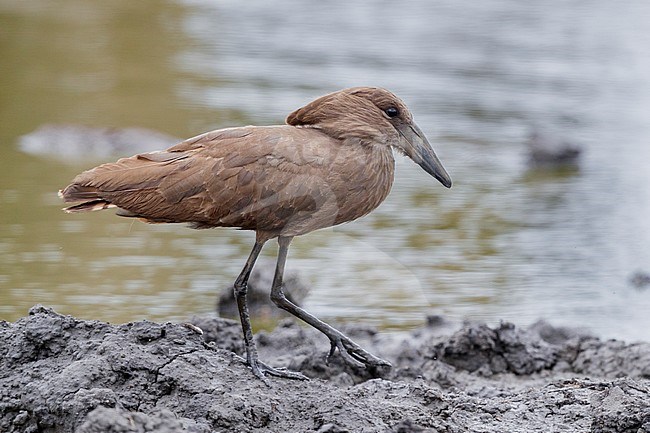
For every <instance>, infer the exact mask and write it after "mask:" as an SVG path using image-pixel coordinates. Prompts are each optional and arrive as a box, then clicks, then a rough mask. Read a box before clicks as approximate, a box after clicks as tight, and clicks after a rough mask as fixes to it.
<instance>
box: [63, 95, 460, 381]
mask: <svg viewBox="0 0 650 433" xmlns="http://www.w3.org/2000/svg"><path fill="white" fill-rule="evenodd" d="M286 123H287V124H286V125H281V126H245V127H240V128H226V129H220V130H216V131H212V132H208V133H205V134H202V135H198V136H196V137H194V138H190V139H188V140H186V141H184V142H182V143H179V144H177V145H175V146H173V147H170V148H169V149H167V150H164V151H159V152H151V153H143V154H140V155H135V156H132V157H130V158H122V159H120V160H118V161H117V162H115V163H108V164H103V165H100V166H98V167H95V168H93V169H91V170H88V171H85V172H83V173H81V174H80V175H78V176H77V177H75V178H74V180H73V181H72V183H71V184H70V185H68V186H67V187H66V188H65V189H63V190H62V191H60V192H59V195H60V196H61V197H62V198H63V200H64V201H66V202H76V201H82V203H80V204H77V205H74V206H70V207H68V208H66V209H65V211H66V212H83V211H93V210H101V209H107V208H112V207H115V208H117V212H116V214H117V215H120V216H124V217H134V218H140V219H142V220H144V221H146V222H152V223H189V224H190V225H191V227H193V228H210V227H237V228H240V229H243V230H254V231H255V234H256V237H255V245H254V246H253V250H252V252H251V253H250V256H249V257H248V260H247V261H246V264H245V266H244V269H243V270H242V271H241V273H240V274H239V276H238V277H237V280H236V281H235V284H234V287H235V298H236V299H237V306H238V309H239V315H240V318H241V324H242V329H243V332H244V340H245V346H246V360H247V362H248V365H249V366H250V368H251V369H252V371H253V373H254V374H255V376H257V377H259V378H260V379H261V380H263V381H264V382H265V383H267V380H266V377H265V374H269V375H273V376H280V377H288V378H292V379H306V377H305V376H303V375H302V374H300V373H297V372H292V371H288V370H285V369H276V368H273V367H271V366H268V365H266V364H264V363H263V362H261V361H260V360H259V359H258V355H257V349H256V346H255V342H254V340H253V332H252V329H251V324H250V319H249V314H248V308H247V306H246V285H247V281H248V278H249V276H250V274H251V270H252V269H253V266H254V264H255V261H256V259H257V257H258V255H259V254H260V251H261V250H262V247H263V246H264V244H265V243H266V242H267V241H268V240H270V239H273V238H277V239H278V244H279V246H280V247H279V252H278V260H277V266H276V271H275V277H274V280H273V283H272V287H271V299H272V300H273V302H274V303H275V304H276V305H277V306H278V307H280V308H282V309H284V310H286V311H288V312H289V313H291V314H293V315H295V316H296V317H298V318H300V319H302V320H303V321H305V322H307V323H308V324H310V325H311V326H313V327H315V328H316V329H318V330H319V331H321V332H322V333H323V334H325V335H326V336H327V338H329V340H330V344H331V346H330V351H329V354H328V356H327V359H329V358H330V357H331V356H332V355H333V354H334V352H335V351H336V349H338V351H339V353H340V354H341V356H342V357H343V359H344V360H345V361H346V362H347V363H348V364H350V365H352V366H354V367H366V368H376V367H382V366H383V367H390V363H388V362H387V361H384V360H382V359H380V358H378V357H376V356H374V355H372V354H370V353H368V352H366V351H365V350H363V349H362V348H361V347H360V346H359V345H357V344H356V343H355V342H353V341H352V340H351V339H349V338H348V337H346V336H345V335H344V334H343V333H341V332H340V331H338V330H336V329H334V328H332V327H331V326H329V325H328V324H326V323H324V322H322V321H320V320H319V319H317V318H316V317H314V316H313V315H311V314H310V313H308V312H307V311H305V310H303V309H302V308H300V307H298V306H296V305H295V304H293V303H291V302H290V301H289V300H287V298H286V297H285V295H284V293H283V291H282V275H283V273H284V266H285V262H286V259H287V252H288V248H289V243H290V242H291V240H292V239H293V237H294V236H299V235H304V234H306V233H309V232H311V231H314V230H318V229H322V228H325V227H331V226H335V225H338V224H341V223H345V222H348V221H352V220H355V219H357V218H359V217H362V216H364V215H366V214H368V213H369V212H371V211H372V210H373V209H375V208H376V207H377V206H379V204H380V203H381V202H382V201H383V200H384V199H385V198H386V196H387V195H388V193H389V191H390V189H391V186H392V184H393V177H394V171H395V160H394V158H393V150H396V151H398V152H400V153H404V154H406V155H407V156H408V157H409V158H411V159H412V160H413V161H415V162H416V163H417V164H419V165H420V166H421V167H422V168H423V169H424V170H425V171H426V172H427V173H429V174H431V175H432V176H433V177H435V178H436V179H438V180H439V181H440V182H441V183H442V184H443V185H444V186H446V187H447V188H449V187H451V178H450V177H449V175H448V174H447V172H446V171H445V169H444V167H443V166H442V164H441V163H440V160H439V159H438V157H437V156H436V155H435V153H434V152H433V149H432V148H431V145H430V144H429V142H428V141H427V139H426V138H425V136H424V134H423V133H422V131H421V130H420V128H418V126H417V125H416V124H415V123H414V122H413V118H412V116H411V113H410V112H409V110H408V108H406V106H405V105H404V103H403V102H402V101H401V100H400V99H399V98H398V97H397V96H395V95H394V94H392V93H391V92H389V91H388V90H385V89H382V88H377V87H355V88H350V89H344V90H340V91H338V92H334V93H331V94H328V95H325V96H322V97H320V98H318V99H316V100H315V101H313V102H311V103H309V104H307V105H305V106H304V107H302V108H299V109H298V110H296V111H294V112H293V113H291V114H290V115H289V116H288V117H287V119H286Z"/></svg>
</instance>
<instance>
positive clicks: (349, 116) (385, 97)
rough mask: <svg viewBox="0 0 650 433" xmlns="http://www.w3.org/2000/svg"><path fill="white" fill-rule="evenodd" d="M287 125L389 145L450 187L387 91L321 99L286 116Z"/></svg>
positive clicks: (406, 112) (353, 92) (359, 91)
mask: <svg viewBox="0 0 650 433" xmlns="http://www.w3.org/2000/svg"><path fill="white" fill-rule="evenodd" d="M287 124H289V125H294V126H311V127H315V128H318V129H320V130H322V131H323V132H324V133H326V134H327V135H330V136H332V137H334V138H338V139H341V140H346V139H348V140H349V139H352V140H355V141H359V142H373V143H383V144H386V145H389V146H391V147H393V148H394V149H396V150H398V151H399V152H401V153H404V154H405V155H407V156H408V157H409V158H411V159H412V160H413V161H415V163H417V164H418V165H419V166H420V167H422V168H423V169H424V171H426V172H427V173H429V174H430V175H431V176H433V177H435V178H436V179H438V180H439V181H440V183H442V184H443V185H444V186H446V187H447V188H450V187H451V177H449V174H448V173H447V171H446V170H445V168H444V167H443V166H442V163H441V162H440V160H439V159H438V157H437V156H436V154H435V152H434V151H433V149H432V148H431V145H430V144H429V141H428V140H427V138H426V137H425V136H424V134H423V133H422V130H421V129H420V128H419V127H418V126H417V125H416V124H415V122H413V116H412V115H411V112H410V111H409V109H408V108H407V107H406V105H404V103H403V102H402V101H401V100H400V99H399V98H398V97H397V96H395V95H394V94H393V93H391V92H389V91H388V90H386V89H382V88H379V87H353V88H350V89H343V90H339V91H338V92H334V93H330V94H328V95H325V96H321V97H320V98H318V99H316V100H315V101H312V102H310V103H309V104H307V105H305V106H304V107H302V108H299V109H298V110H296V111H294V112H293V113H291V114H289V116H288V117H287Z"/></svg>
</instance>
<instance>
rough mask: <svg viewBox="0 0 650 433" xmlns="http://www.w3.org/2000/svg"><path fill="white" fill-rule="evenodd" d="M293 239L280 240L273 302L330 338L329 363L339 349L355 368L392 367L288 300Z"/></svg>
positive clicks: (274, 278)
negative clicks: (286, 288)
mask: <svg viewBox="0 0 650 433" xmlns="http://www.w3.org/2000/svg"><path fill="white" fill-rule="evenodd" d="M291 239H292V238H291V237H279V238H278V244H280V249H279V251H278V263H277V266H276V268H275V276H274V277H273V285H272V286H271V300H272V301H273V302H274V303H275V305H277V306H278V307H280V308H282V309H283V310H285V311H288V312H289V313H291V314H293V315H294V316H296V317H298V318H299V319H301V320H303V321H305V322H307V323H308V324H310V325H311V326H313V327H314V328H316V329H318V330H319V331H320V332H322V333H323V334H325V335H326V336H327V338H329V340H330V343H331V348H330V351H329V354H328V355H327V361H329V359H330V357H331V356H332V355H333V354H334V352H335V351H336V349H338V350H339V353H340V354H341V356H342V357H343V359H344V360H345V361H346V362H347V363H348V364H350V365H351V366H353V367H360V368H363V367H391V364H390V363H389V362H388V361H385V360H383V359H381V358H378V357H376V356H374V355H373V354H371V353H368V352H366V351H365V350H363V349H362V348H361V347H360V346H359V345H358V344H357V343H355V342H354V341H352V340H351V339H350V338H348V337H346V336H345V335H344V334H343V333H342V332H341V331H339V330H337V329H335V328H333V327H331V326H330V325H328V324H327V323H325V322H323V321H321V320H319V319H318V318H316V317H315V316H313V315H312V314H310V313H308V312H307V311H305V310H303V309H302V308H300V307H298V306H297V305H295V304H294V303H292V302H291V301H289V300H288V299H287V297H286V296H285V295H284V292H283V291H282V277H283V274H284V265H285V263H286V261H287V252H288V250H289V244H290V243H291Z"/></svg>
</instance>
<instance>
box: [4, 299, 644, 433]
mask: <svg viewBox="0 0 650 433" xmlns="http://www.w3.org/2000/svg"><path fill="white" fill-rule="evenodd" d="M192 323H193V324H194V325H196V326H198V327H200V328H201V329H203V331H204V334H203V335H201V334H200V333H198V332H197V330H196V329H195V328H193V327H192V326H187V325H182V324H158V323H152V322H147V321H143V322H136V323H129V324H124V325H110V324H107V323H102V322H97V321H84V320H79V319H76V318H74V317H70V316H62V315H59V314H57V313H55V312H54V311H52V310H51V309H48V308H44V307H40V306H37V307H34V308H32V310H30V312H29V315H28V316H27V317H24V318H22V319H20V320H18V321H17V322H15V323H8V322H1V323H0V431H2V432H54V431H57V432H67V431H79V432H161V433H162V432H180V431H186V432H213V431H216V432H331V433H333V432H401V433H407V432H466V431H478V432H504V431H508V432H530V431H567V432H572V431H575V432H584V431H592V432H630V433H631V432H635V433H636V432H650V344H648V343H639V344H625V343H623V342H620V341H602V340H599V339H597V338H595V337H592V336H589V335H587V334H585V333H581V332H578V331H575V330H570V329H562V328H554V327H552V326H550V325H548V324H546V323H538V324H536V325H534V326H532V327H530V328H528V329H520V328H518V327H515V326H513V325H510V324H502V325H501V326H499V327H496V328H491V327H488V326H485V325H483V324H467V325H465V326H463V327H462V328H460V329H458V328H456V329H453V328H452V327H450V326H448V325H446V324H445V321H444V320H442V319H440V318H436V317H432V318H430V319H429V322H428V324H427V325H426V326H423V327H422V328H420V329H418V330H416V331H414V332H413V333H411V334H409V335H407V336H387V335H382V334H379V333H376V332H375V331H374V330H373V329H367V328H358V327H351V328H349V329H347V330H346V331H348V332H349V333H350V335H352V336H353V337H354V338H356V339H357V340H358V341H359V342H360V343H362V344H363V345H365V346H366V347H367V348H369V349H372V350H373V351H374V352H375V353H376V354H378V355H380V356H382V357H384V358H387V359H389V360H390V361H391V362H393V365H394V368H393V369H392V370H391V371H390V372H374V375H375V376H376V377H371V375H370V374H368V373H367V372H361V371H354V370H352V369H350V368H349V367H347V366H346V365H344V364H343V363H342V362H340V359H339V358H337V357H335V359H333V361H332V362H331V363H330V365H325V363H324V355H325V353H326V351H327V349H328V344H327V341H326V340H325V338H324V337H322V336H320V335H318V334H317V333H316V332H315V331H312V330H311V329H309V328H304V327H302V326H299V325H297V324H296V323H294V322H292V321H285V322H282V323H281V325H280V326H279V327H278V328H277V329H276V330H274V331H273V332H268V333H266V332H261V333H259V335H258V342H259V347H260V352H261V357H263V359H265V360H267V361H269V362H270V363H271V364H273V365H276V366H285V367H288V368H291V369H294V370H299V371H301V372H303V373H304V374H305V375H307V376H309V377H312V378H313V379H312V380H310V381H308V382H297V381H288V380H277V379H273V380H272V381H271V386H270V387H267V386H265V385H264V384H263V383H262V382H261V381H259V380H256V379H255V378H254V377H253V376H252V374H251V373H250V372H249V371H248V369H247V368H246V366H245V365H244V363H243V361H242V359H241V358H240V357H239V356H238V355H237V354H241V353H242V349H243V346H242V344H241V340H240V339H239V332H240V331H239V326H238V324H237V323H236V322H234V321H230V320H226V319H217V318H195V319H193V320H192ZM379 376H381V377H379Z"/></svg>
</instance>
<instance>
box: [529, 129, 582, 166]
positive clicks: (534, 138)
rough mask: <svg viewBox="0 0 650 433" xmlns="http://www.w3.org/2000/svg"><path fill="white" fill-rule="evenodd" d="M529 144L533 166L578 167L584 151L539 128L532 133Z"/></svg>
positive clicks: (530, 161) (530, 163)
mask: <svg viewBox="0 0 650 433" xmlns="http://www.w3.org/2000/svg"><path fill="white" fill-rule="evenodd" d="M527 144H528V166H529V167H531V168H556V167H577V166H578V158H579V157H580V154H581V153H582V149H581V148H580V147H579V146H577V145H575V144H573V143H569V142H567V141H564V140H561V139H559V138H557V137H553V136H552V135H550V134H543V133H541V132H540V131H537V130H535V131H533V132H532V133H531V134H530V138H529V140H528V143H527Z"/></svg>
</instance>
